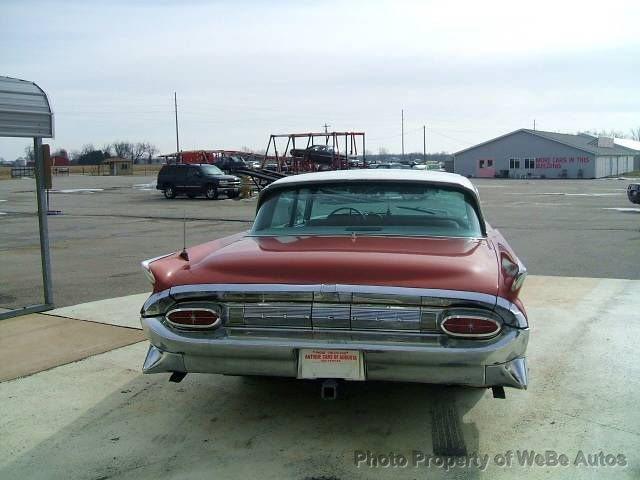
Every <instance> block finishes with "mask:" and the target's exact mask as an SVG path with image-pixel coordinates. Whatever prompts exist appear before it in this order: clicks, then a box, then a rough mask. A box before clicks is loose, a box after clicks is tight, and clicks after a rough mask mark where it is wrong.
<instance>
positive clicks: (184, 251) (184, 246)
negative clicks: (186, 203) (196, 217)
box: [179, 210, 189, 262]
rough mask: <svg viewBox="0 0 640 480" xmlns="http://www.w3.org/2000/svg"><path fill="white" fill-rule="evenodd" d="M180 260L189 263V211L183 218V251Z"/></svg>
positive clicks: (185, 212)
mask: <svg viewBox="0 0 640 480" xmlns="http://www.w3.org/2000/svg"><path fill="white" fill-rule="evenodd" d="M179 256H180V258H182V259H183V260H186V261H187V262H188V261H189V254H188V253H187V211H186V210H185V211H184V215H183V217H182V251H181V252H180V255H179Z"/></svg>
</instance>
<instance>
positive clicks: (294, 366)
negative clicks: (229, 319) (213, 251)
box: [142, 317, 529, 389]
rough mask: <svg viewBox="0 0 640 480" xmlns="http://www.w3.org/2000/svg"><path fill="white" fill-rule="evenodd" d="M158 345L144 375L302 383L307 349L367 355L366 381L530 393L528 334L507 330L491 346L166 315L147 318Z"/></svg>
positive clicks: (477, 342)
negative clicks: (229, 325) (199, 322)
mask: <svg viewBox="0 0 640 480" xmlns="http://www.w3.org/2000/svg"><path fill="white" fill-rule="evenodd" d="M142 325H143V328H144V329H145V332H146V334H147V337H148V338H149V340H150V342H151V346H150V347H149V351H148V353H147V357H146V359H145V362H144V366H143V371H144V373H160V372H191V373H220V374H228V375H266V376H283V377H294V378H295V377H297V373H298V351H299V349H300V348H318V349H352V350H359V351H362V352H363V355H364V360H365V369H366V379H367V380H387V381H402V382H420V383H440V384H454V385H468V386H477V387H494V386H502V387H514V388H520V389H526V388H527V383H528V378H527V363H526V358H525V356H524V354H525V351H526V346H527V341H528V337H529V330H528V329H517V328H506V329H505V330H504V331H503V332H502V333H501V334H500V335H499V336H498V337H496V338H493V339H490V340H466V339H452V338H448V337H446V336H443V335H432V336H426V337H411V336H407V337H404V336H398V337H396V338H389V337H385V336H380V335H372V334H360V333H356V332H317V331H306V332H305V331H300V332H292V331H291V330H286V331H284V330H281V331H275V329H265V330H260V329H230V330H228V331H227V330H226V329H224V328H221V329H219V330H217V331H215V332H214V333H208V334H203V333H202V332H182V331H177V330H174V329H172V328H169V327H167V326H166V325H165V323H164V322H163V320H162V317H145V318H142Z"/></svg>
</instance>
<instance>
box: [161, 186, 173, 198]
mask: <svg viewBox="0 0 640 480" xmlns="http://www.w3.org/2000/svg"><path fill="white" fill-rule="evenodd" d="M163 193H164V198H167V199H172V198H176V190H175V188H174V186H173V185H171V184H168V185H165V186H164V192H163Z"/></svg>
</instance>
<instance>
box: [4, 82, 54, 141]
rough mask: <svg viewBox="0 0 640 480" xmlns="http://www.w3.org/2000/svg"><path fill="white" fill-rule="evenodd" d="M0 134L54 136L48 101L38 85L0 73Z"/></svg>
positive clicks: (10, 135) (9, 135)
mask: <svg viewBox="0 0 640 480" xmlns="http://www.w3.org/2000/svg"><path fill="white" fill-rule="evenodd" d="M0 137H40V138H53V112H52V111H51V104H50V103H49V99H48V98H47V94H46V93H45V92H44V90H42V89H41V88H40V87H39V86H38V85H36V84H35V83H33V82H28V81H26V80H20V79H17V78H11V77H3V76H0Z"/></svg>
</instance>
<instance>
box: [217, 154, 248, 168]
mask: <svg viewBox="0 0 640 480" xmlns="http://www.w3.org/2000/svg"><path fill="white" fill-rule="evenodd" d="M216 167H218V168H219V169H220V170H223V171H225V172H235V171H236V170H241V169H247V168H248V165H247V162H245V161H244V160H243V159H242V158H240V157H236V156H234V155H231V156H224V157H222V158H220V159H218V160H217V161H216Z"/></svg>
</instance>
